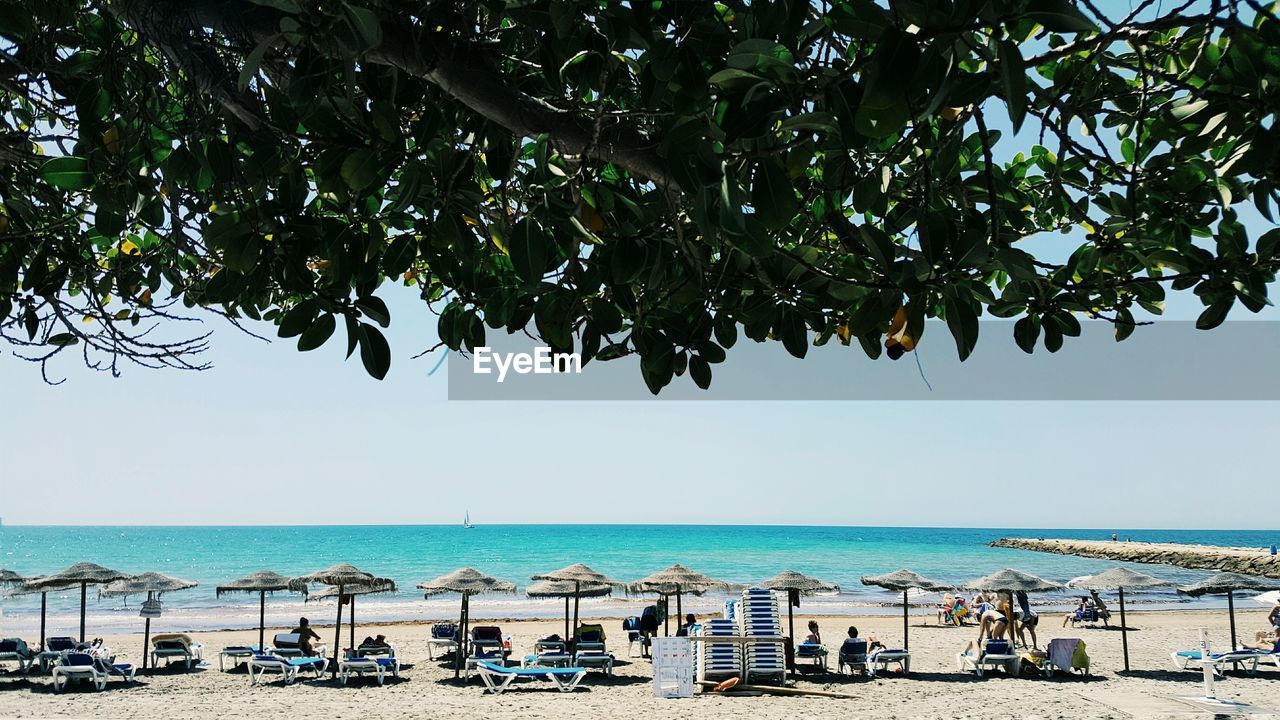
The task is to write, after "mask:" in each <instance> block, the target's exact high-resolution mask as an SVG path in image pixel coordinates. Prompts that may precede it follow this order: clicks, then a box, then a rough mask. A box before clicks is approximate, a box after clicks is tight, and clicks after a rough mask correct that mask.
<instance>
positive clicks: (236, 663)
mask: <svg viewBox="0 0 1280 720" xmlns="http://www.w3.org/2000/svg"><path fill="white" fill-rule="evenodd" d="M270 653H271V646H270V645H268V646H266V647H265V648H260V647H258V646H257V645H228V646H227V647H224V648H222V650H221V651H220V652H219V653H218V669H219V670H221V671H222V672H226V671H227V668H226V661H227V659H228V658H230V659H231V669H232V670H234V669H236V668H238V667H240V666H241V665H243V664H244V663H246V662H248V661H249V659H250V658H252V657H253V656H254V655H269V654H270Z"/></svg>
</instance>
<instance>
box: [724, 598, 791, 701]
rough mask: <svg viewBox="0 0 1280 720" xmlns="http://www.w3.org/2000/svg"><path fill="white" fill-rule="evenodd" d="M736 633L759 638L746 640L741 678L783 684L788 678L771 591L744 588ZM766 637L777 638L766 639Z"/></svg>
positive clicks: (774, 601)
mask: <svg viewBox="0 0 1280 720" xmlns="http://www.w3.org/2000/svg"><path fill="white" fill-rule="evenodd" d="M736 613H737V615H738V626H739V632H740V634H741V635H742V636H744V637H751V638H760V639H759V640H752V641H750V642H748V643H746V655H745V657H744V658H743V673H742V674H743V676H744V677H743V679H744V680H745V681H746V682H748V683H750V682H751V681H752V678H755V677H761V678H765V679H766V681H770V682H776V683H778V684H782V683H783V682H785V681H786V677H787V656H786V650H785V648H784V647H783V644H782V640H781V638H782V621H781V619H780V618H779V616H778V598H777V597H776V596H775V595H774V594H773V591H771V590H765V589H763V588H747V589H746V590H743V591H742V602H740V603H739V604H738V606H737V610H736ZM765 638H777V639H776V640H774V639H765Z"/></svg>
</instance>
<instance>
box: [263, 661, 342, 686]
mask: <svg viewBox="0 0 1280 720" xmlns="http://www.w3.org/2000/svg"><path fill="white" fill-rule="evenodd" d="M248 665H249V684H250V685H257V684H258V681H260V680H262V679H263V678H264V677H265V676H266V674H267V673H269V672H273V673H279V674H280V675H281V676H283V677H282V678H281V679H283V680H284V684H285V685H292V684H293V681H294V680H297V679H298V673H299V672H301V671H303V670H311V671H312V672H314V673H315V674H316V677H321V676H322V675H324V671H325V670H326V669H327V668H328V667H329V661H328V660H326V659H325V658H319V657H312V658H283V657H280V656H279V655H254V656H253V658H252V659H250V660H249V663H248Z"/></svg>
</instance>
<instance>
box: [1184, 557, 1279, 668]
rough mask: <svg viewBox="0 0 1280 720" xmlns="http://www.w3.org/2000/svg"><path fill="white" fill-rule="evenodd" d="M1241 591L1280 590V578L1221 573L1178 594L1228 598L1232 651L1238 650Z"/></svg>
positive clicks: (1191, 585)
mask: <svg viewBox="0 0 1280 720" xmlns="http://www.w3.org/2000/svg"><path fill="white" fill-rule="evenodd" d="M1239 590H1256V591H1258V592H1266V591H1267V590H1280V578H1269V577H1263V576H1261V575H1241V574H1240V573H1232V572H1220V573H1215V574H1213V575H1210V576H1209V577H1207V578H1205V579H1203V580H1201V581H1200V582H1197V583H1192V584H1190V585H1187V586H1185V587H1180V588H1178V592H1180V593H1182V594H1184V595H1190V596H1191V597H1200V596H1201V595H1223V594H1225V595H1226V596H1227V612H1228V613H1229V614H1230V616H1231V649H1232V650H1233V651H1234V650H1236V600H1235V593H1236V592H1237V591H1239Z"/></svg>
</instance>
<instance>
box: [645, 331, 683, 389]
mask: <svg viewBox="0 0 1280 720" xmlns="http://www.w3.org/2000/svg"><path fill="white" fill-rule="evenodd" d="M675 369H676V352H675V348H674V347H672V345H671V343H670V342H666V343H660V344H659V345H658V346H657V347H654V348H651V349H650V351H649V352H648V353H647V354H645V355H642V356H641V357H640V376H641V377H642V378H644V384H645V385H646V386H647V387H648V388H649V392H651V393H653V394H654V395H657V394H658V393H659V392H662V388H664V387H666V386H667V385H669V384H671V376H672V375H674V374H675Z"/></svg>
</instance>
